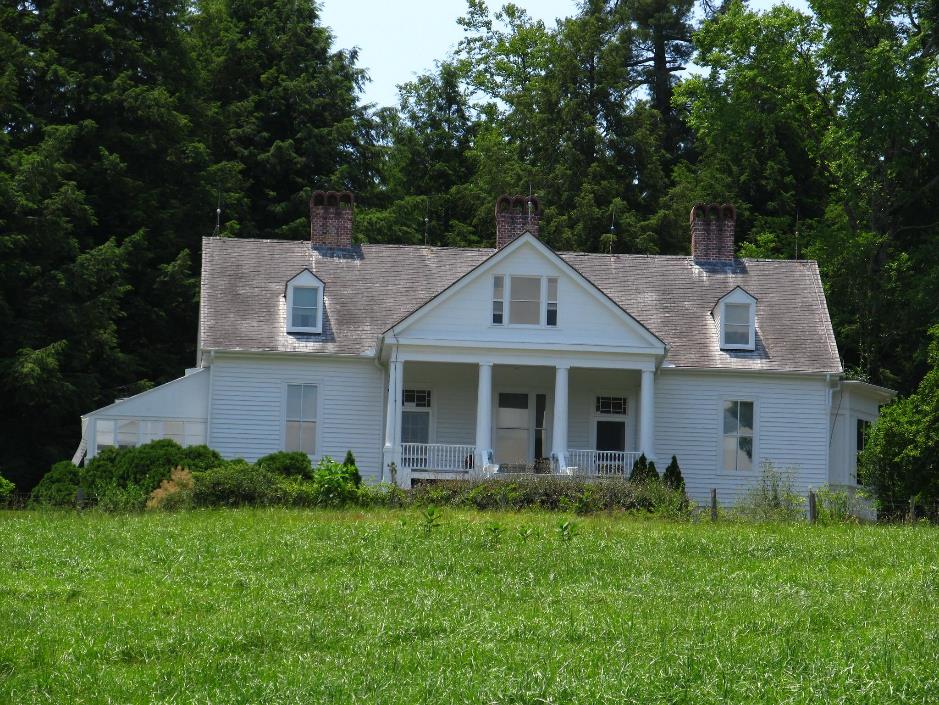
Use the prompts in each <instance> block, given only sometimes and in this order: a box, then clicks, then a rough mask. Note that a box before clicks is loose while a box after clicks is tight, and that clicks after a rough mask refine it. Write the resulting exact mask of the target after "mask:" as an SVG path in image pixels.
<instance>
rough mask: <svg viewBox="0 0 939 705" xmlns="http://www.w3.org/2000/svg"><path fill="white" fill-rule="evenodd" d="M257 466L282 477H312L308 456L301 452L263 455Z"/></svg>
mask: <svg viewBox="0 0 939 705" xmlns="http://www.w3.org/2000/svg"><path fill="white" fill-rule="evenodd" d="M258 466H259V467H261V468H263V469H264V470H267V471H268V472H272V473H274V474H275V475H283V476H284V477H292V476H293V477H301V478H307V479H309V478H311V477H313V464H312V463H311V462H310V456H309V455H307V454H306V453H304V452H302V451H278V452H276V453H271V454H270V455H265V456H264V457H263V458H260V459H259V460H258Z"/></svg>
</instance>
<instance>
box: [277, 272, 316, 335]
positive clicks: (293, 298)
mask: <svg viewBox="0 0 939 705" xmlns="http://www.w3.org/2000/svg"><path fill="white" fill-rule="evenodd" d="M286 296H287V332H288V333H322V332H323V282H321V281H320V280H319V279H318V278H317V277H316V275H315V274H313V273H312V272H311V271H309V270H307V269H304V270H303V271H302V272H300V273H299V274H298V275H297V276H295V277H294V278H293V279H291V280H290V281H289V282H287V293H286Z"/></svg>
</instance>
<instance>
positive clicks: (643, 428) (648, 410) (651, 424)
mask: <svg viewBox="0 0 939 705" xmlns="http://www.w3.org/2000/svg"><path fill="white" fill-rule="evenodd" d="M639 451H640V452H641V453H645V456H646V458H648V459H649V460H655V371H654V370H643V371H642V384H641V387H640V389H639Z"/></svg>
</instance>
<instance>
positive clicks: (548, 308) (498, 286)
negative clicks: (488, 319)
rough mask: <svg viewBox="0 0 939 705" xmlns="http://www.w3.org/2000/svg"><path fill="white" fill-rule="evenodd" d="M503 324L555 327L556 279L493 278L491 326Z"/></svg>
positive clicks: (510, 276) (556, 322)
mask: <svg viewBox="0 0 939 705" xmlns="http://www.w3.org/2000/svg"><path fill="white" fill-rule="evenodd" d="M506 308H508V311H506ZM506 318H508V320H507V321H506ZM506 322H507V323H508V324H509V325H513V326H551V327H555V326H557V324H558V278H557V277H541V276H528V275H504V274H497V275H495V276H494V277H493V278H492V324H493V325H497V326H500V325H503V324H505V323H506Z"/></svg>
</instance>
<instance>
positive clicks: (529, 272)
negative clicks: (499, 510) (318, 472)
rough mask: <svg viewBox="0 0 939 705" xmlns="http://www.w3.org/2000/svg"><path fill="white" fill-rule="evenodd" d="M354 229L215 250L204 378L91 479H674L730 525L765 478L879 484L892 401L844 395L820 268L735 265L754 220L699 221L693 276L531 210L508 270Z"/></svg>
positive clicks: (140, 399) (177, 391) (207, 286)
mask: <svg viewBox="0 0 939 705" xmlns="http://www.w3.org/2000/svg"><path fill="white" fill-rule="evenodd" d="M352 207H353V203H352V196H351V194H348V193H343V194H336V193H322V192H317V193H316V194H314V197H313V200H312V201H311V207H310V210H311V242H296V241H284V240H248V239H221V238H207V239H206V240H205V241H204V243H203V255H202V296H201V304H200V306H201V308H200V315H199V333H198V360H197V367H196V368H195V369H193V370H190V371H189V372H188V373H187V374H186V375H185V376H184V377H181V378H179V379H177V380H174V381H172V382H169V383H167V384H164V385H162V386H160V387H157V388H155V389H152V390H150V391H148V392H145V393H143V394H140V395H137V396H135V397H132V398H130V399H124V400H121V401H117V402H115V403H114V404H112V405H110V406H107V407H105V408H103V409H98V410H97V411H94V412H91V413H90V414H88V415H86V416H84V417H83V419H82V429H83V438H82V447H81V449H80V452H79V454H78V455H79V456H80V455H81V450H86V451H87V455H88V456H89V457H93V456H94V455H95V453H96V452H97V451H98V450H99V449H100V448H101V447H102V446H106V445H134V444H138V443H144V442H146V441H149V440H151V439H154V438H161V437H169V438H173V439H175V440H177V441H179V442H180V443H183V444H194V443H203V442H204V443H208V445H210V446H211V447H213V448H215V449H217V450H218V451H219V452H220V453H221V454H222V455H224V456H226V457H243V458H246V459H248V460H253V459H256V458H258V457H260V456H263V455H266V454H268V453H271V452H274V451H278V450H303V451H306V452H307V453H309V454H310V456H312V458H313V459H314V461H315V460H316V459H318V458H320V457H322V456H324V455H330V456H333V457H338V458H341V457H342V456H343V455H344V454H345V452H346V451H347V450H349V449H351V450H352V451H353V452H354V453H355V456H356V458H357V460H358V464H359V467H360V470H361V472H362V473H363V476H365V477H367V478H368V479H370V480H372V481H378V480H381V479H384V480H389V479H390V477H391V476H390V474H389V468H390V467H391V465H392V463H393V464H394V466H395V467H396V469H397V473H396V480H397V481H398V482H399V483H400V484H404V485H408V484H409V483H410V482H411V480H412V479H418V478H426V479H434V478H444V477H446V478H450V477H468V476H477V475H481V474H490V473H504V472H512V471H519V470H536V471H540V472H555V473H583V474H588V475H597V474H601V475H606V474H623V473H626V474H628V472H629V470H630V468H631V466H632V463H633V461H634V459H635V458H636V457H638V455H639V454H640V453H645V455H646V456H647V457H649V458H653V459H655V460H656V461H657V463H658V466H659V470H660V471H661V470H662V469H664V466H665V464H666V463H667V462H668V461H669V459H670V458H671V456H672V455H675V456H677V458H678V460H679V463H680V465H681V468H682V472H683V474H684V477H685V480H686V483H687V487H688V491H689V494H690V495H691V496H692V497H695V498H698V499H703V498H705V497H706V496H707V495H708V492H709V490H710V489H711V488H717V489H718V492H719V496H720V497H721V500H722V501H732V500H733V499H734V498H736V497H739V496H740V494H741V493H743V492H744V491H745V490H746V489H747V488H748V487H749V486H750V485H751V484H752V483H753V482H754V481H755V479H756V478H757V477H758V475H759V472H760V466H761V463H762V462H763V461H772V462H773V463H774V464H775V465H776V466H777V467H779V468H787V469H790V470H791V471H792V472H793V478H794V484H795V486H796V487H797V488H798V489H800V490H806V489H807V488H809V487H819V486H822V485H826V484H837V485H848V486H851V485H854V484H855V483H856V472H855V458H856V454H857V451H858V446H859V445H860V444H862V443H863V432H864V430H866V426H864V424H866V423H868V422H872V421H874V420H875V419H876V417H877V413H878V406H879V405H880V404H882V403H885V402H886V401H888V400H889V399H890V398H891V397H892V392H890V391H889V390H885V389H882V388H879V387H874V386H872V385H867V384H863V383H859V382H848V381H845V380H843V379H842V376H843V375H842V367H841V363H840V360H839V356H838V349H837V347H836V343H835V339H834V335H833V332H832V326H831V321H830V319H829V316H828V310H827V306H826V302H825V295H824V292H823V289H822V284H821V280H820V278H819V272H818V267H817V266H816V264H815V262H810V261H783V260H749V259H745V260H740V259H734V256H733V243H734V226H735V212H734V209H733V207H731V206H727V205H724V206H714V205H711V206H705V205H698V206H695V207H694V209H693V210H692V212H691V249H692V255H691V256H690V257H687V256H644V255H605V254H583V253H566V252H563V253H558V252H554V251H553V250H551V249H550V248H549V247H547V246H546V245H545V244H544V243H542V242H541V241H540V240H539V239H538V230H539V205H538V202H537V199H535V198H521V197H516V198H508V197H502V198H500V199H499V202H498V204H497V206H496V221H497V247H496V248H495V249H488V248H487V249H469V248H440V247H421V246H399V245H360V246H358V245H356V246H354V245H353V244H352ZM855 431H856V432H855Z"/></svg>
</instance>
